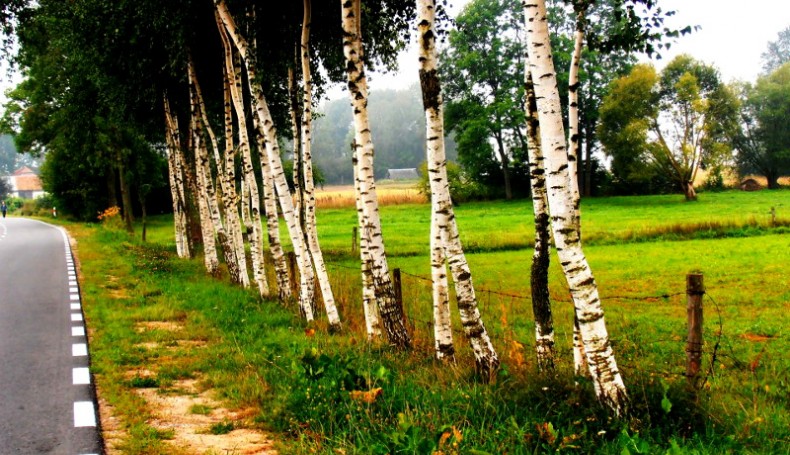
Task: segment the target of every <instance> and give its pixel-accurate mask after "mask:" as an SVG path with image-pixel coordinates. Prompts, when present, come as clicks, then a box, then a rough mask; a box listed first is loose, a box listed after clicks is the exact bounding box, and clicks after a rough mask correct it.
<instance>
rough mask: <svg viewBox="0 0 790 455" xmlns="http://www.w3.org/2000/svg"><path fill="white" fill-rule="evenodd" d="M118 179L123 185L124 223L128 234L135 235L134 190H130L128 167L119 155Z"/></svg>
mask: <svg viewBox="0 0 790 455" xmlns="http://www.w3.org/2000/svg"><path fill="white" fill-rule="evenodd" d="M117 159H118V179H119V180H120V183H121V200H122V201H123V212H122V214H123V221H124V226H125V227H126V232H128V233H129V234H134V226H132V221H134V216H133V215H132V190H131V188H129V182H128V180H126V167H125V166H124V163H123V157H121V155H120V153H118V157H117Z"/></svg>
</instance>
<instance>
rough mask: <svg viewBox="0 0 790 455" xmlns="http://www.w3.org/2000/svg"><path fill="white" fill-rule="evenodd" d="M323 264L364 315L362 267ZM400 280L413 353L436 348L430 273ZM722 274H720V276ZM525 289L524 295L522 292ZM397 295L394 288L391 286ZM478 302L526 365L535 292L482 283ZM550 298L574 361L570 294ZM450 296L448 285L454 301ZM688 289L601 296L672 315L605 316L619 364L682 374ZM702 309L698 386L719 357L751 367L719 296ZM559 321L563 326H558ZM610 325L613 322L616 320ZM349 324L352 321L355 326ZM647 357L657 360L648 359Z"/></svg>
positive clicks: (497, 340)
mask: <svg viewBox="0 0 790 455" xmlns="http://www.w3.org/2000/svg"><path fill="white" fill-rule="evenodd" d="M327 266H329V267H331V268H333V269H335V272H336V273H335V274H334V275H335V278H334V279H335V281H336V283H337V284H339V285H340V287H346V288H348V287H349V285H350V284H351V283H354V284H355V285H356V287H355V288H354V286H352V288H354V289H353V291H352V292H348V290H347V292H345V294H344V295H343V297H342V298H340V299H337V296H336V299H337V300H338V304H339V305H340V306H341V307H342V309H343V310H344V312H345V313H346V315H347V316H346V318H347V319H348V318H349V317H351V318H353V316H352V315H353V313H354V308H355V307H360V308H359V309H357V313H361V305H359V304H358V302H359V301H360V297H359V296H360V295H361V292H356V291H357V290H359V286H361V284H360V281H361V280H360V279H359V278H356V279H355V278H354V276H356V277H359V275H360V267H359V266H356V267H352V266H348V265H344V264H337V263H330V264H327ZM399 275H400V276H401V282H399V283H396V285H399V286H401V287H402V290H401V292H400V295H402V296H403V307H404V313H405V315H404V317H405V318H406V322H407V326H408V327H409V328H410V330H411V332H412V335H413V338H414V339H415V343H414V348H415V350H417V351H419V352H421V353H425V355H431V353H432V352H433V344H432V343H433V321H432V314H431V313H430V312H429V311H428V310H427V309H430V308H432V294H431V292H432V279H431V277H430V276H424V275H420V274H415V273H411V272H408V271H404V270H399ZM718 278H719V276H717V279H718ZM527 292H529V291H528V290H527ZM396 293H397V291H396ZM475 293H476V295H477V300H478V307H479V308H480V310H481V313H482V315H483V318H484V322H485V324H486V328H487V331H488V334H489V337H490V338H491V340H492V342H493V343H494V345H495V346H496V347H497V350H498V351H499V352H500V357H503V360H504V361H505V362H516V363H526V364H528V363H530V362H531V361H532V360H530V358H529V356H528V355H525V353H526V352H528V350H529V349H530V347H531V346H532V345H533V344H534V342H535V341H534V335H533V334H534V323H533V318H532V306H531V302H532V297H531V295H528V294H521V293H517V292H512V291H503V290H500V289H491V288H486V287H482V286H475ZM550 294H551V302H552V304H553V308H552V310H553V312H554V314H555V337H556V340H557V342H556V343H555V350H556V353H557V356H558V357H559V358H560V359H572V355H571V354H572V351H573V347H572V343H571V342H570V340H571V336H572V324H570V323H568V322H567V321H566V322H565V323H562V322H560V321H559V319H560V317H563V318H565V319H569V318H570V317H571V316H569V313H571V312H572V311H573V310H572V309H571V308H572V298H571V295H570V291H569V290H568V289H567V287H565V288H564V289H560V290H557V289H553V290H552V291H551V293H550ZM452 296H453V293H452V290H451V298H452ZM686 296H687V292H686V290H683V291H678V292H661V293H656V294H639V295H625V294H612V295H605V294H604V295H601V296H600V298H601V300H602V301H604V302H607V301H627V302H634V303H636V302H641V303H645V304H656V303H657V302H658V303H661V304H663V305H665V307H666V308H667V309H668V311H665V313H666V314H668V315H669V316H667V317H666V319H667V320H664V321H660V323H659V322H658V321H657V322H656V323H655V324H654V326H653V327H650V330H646V328H644V327H640V326H639V324H637V323H631V324H628V323H626V324H625V327H616V326H617V325H618V324H620V325H623V322H622V321H613V320H612V319H608V320H607V322H608V323H609V326H610V327H616V328H615V330H612V333H611V334H610V341H611V343H612V345H613V346H614V347H615V349H616V351H617V355H618V363H619V365H620V367H621V369H624V370H639V371H641V372H643V373H649V374H656V375H661V376H665V377H669V376H677V377H682V376H687V373H686V371H685V370H686V364H687V351H688V349H689V348H688V343H689V341H688V339H687V331H688V328H687V327H688V326H687V321H686V318H685V314H686ZM704 298H705V299H706V300H705V301H706V305H705V306H706V307H708V308H709V309H712V310H714V313H713V314H714V315H715V316H714V317H712V318H711V317H710V316H711V315H710V314H709V315H707V316H708V318H709V319H708V322H707V324H706V328H707V329H708V330H707V332H706V333H705V334H704V339H703V341H702V342H701V343H700V352H701V354H702V355H703V357H704V359H705V366H704V368H702V370H701V371H700V375H703V374H704V379H702V380H701V382H700V383H701V384H704V383H705V382H707V381H708V379H709V378H710V377H711V376H713V375H715V374H716V372H717V370H716V368H717V365H718V367H721V366H722V364H723V362H725V361H726V362H727V363H728V365H727V366H729V367H736V368H748V367H749V364H748V362H745V361H743V360H741V359H740V358H738V357H737V356H736V354H735V350H734V349H733V340H732V338H731V337H728V336H727V335H726V334H725V333H724V325H723V316H722V313H721V308H720V306H719V304H718V303H717V301H716V300H715V299H714V298H713V297H712V296H711V295H710V293H709V292H707V291H706V292H704ZM357 317H360V316H359V315H358V316H357ZM558 322H560V323H558ZM613 322H614V323H613ZM352 325H354V324H352ZM356 329H357V330H359V331H364V324H362V323H357V324H356ZM453 332H454V333H455V334H456V335H457V336H458V337H459V339H460V338H463V337H464V336H465V334H464V331H463V330H462V329H461V328H460V324H459V323H458V321H457V320H456V321H454V324H453ZM647 358H652V359H653V360H654V361H653V362H652V363H651V362H646V359H647Z"/></svg>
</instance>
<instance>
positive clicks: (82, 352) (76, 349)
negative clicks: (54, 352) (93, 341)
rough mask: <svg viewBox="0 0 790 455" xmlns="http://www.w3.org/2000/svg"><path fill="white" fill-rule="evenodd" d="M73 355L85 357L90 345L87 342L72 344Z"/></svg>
mask: <svg viewBox="0 0 790 455" xmlns="http://www.w3.org/2000/svg"><path fill="white" fill-rule="evenodd" d="M71 355H72V356H73V357H85V356H86V355H88V345H87V344H85V343H74V344H72V345H71Z"/></svg>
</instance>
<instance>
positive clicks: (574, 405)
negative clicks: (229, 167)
mask: <svg viewBox="0 0 790 455" xmlns="http://www.w3.org/2000/svg"><path fill="white" fill-rule="evenodd" d="M393 191H395V192H396V193H397V192H404V194H406V196H404V197H397V196H393V197H392V199H391V200H389V201H388V205H385V206H384V207H382V209H381V216H382V223H383V230H384V239H385V243H386V245H387V252H388V255H389V257H390V265H391V267H392V268H395V267H397V268H400V270H401V273H402V276H403V293H404V305H405V308H406V311H407V317H408V319H409V322H410V327H411V328H412V333H413V336H414V338H415V348H414V350H413V351H412V352H410V353H402V352H393V351H391V350H390V349H389V348H387V347H386V346H380V345H377V344H373V345H370V344H368V343H366V342H365V337H364V333H363V327H364V323H363V320H362V315H361V308H360V305H359V303H358V300H359V298H358V293H359V277H358V271H357V270H358V259H356V258H355V256H354V254H353V253H352V252H351V231H352V228H353V227H354V226H355V224H356V212H355V211H354V210H353V208H351V207H348V206H347V205H348V203H347V202H345V203H340V202H339V201H340V200H341V199H343V198H344V197H346V196H344V194H343V193H342V192H341V191H338V192H337V193H336V194H333V197H332V198H331V200H332V201H334V202H332V203H326V204H324V205H323V206H322V207H323V208H321V209H320V210H319V212H318V223H319V233H320V238H321V243H322V247H323V249H324V251H325V252H326V255H327V260H328V263H329V267H330V268H329V270H330V276H331V278H332V280H333V289H334V291H335V295H336V297H337V299H338V304H339V306H340V310H341V314H342V317H343V318H344V325H345V330H344V332H343V333H342V334H339V335H328V334H327V333H326V331H325V323H324V322H323V321H318V323H317V324H314V325H311V326H309V327H308V326H305V325H304V323H303V322H301V321H300V320H299V318H298V312H297V311H296V310H295V308H294V307H292V306H285V307H283V306H281V305H279V304H276V303H272V302H260V301H258V299H257V298H256V297H255V296H254V295H252V294H250V293H249V292H246V291H244V290H241V289H236V288H233V287H231V286H229V285H227V284H225V282H224V280H218V279H213V278H210V277H206V276H205V274H204V273H202V272H201V266H202V263H201V261H200V260H192V261H182V260H178V259H177V258H175V257H174V253H173V252H174V249H175V248H174V245H173V241H172V237H171V236H172V227H171V224H170V223H171V221H170V220H169V219H168V218H166V217H163V218H156V219H154V220H152V222H151V224H150V226H149V233H148V234H149V235H148V238H149V242H147V243H145V244H144V243H142V242H140V241H139V240H135V239H130V238H128V237H127V236H126V234H124V233H121V232H118V231H116V230H113V229H110V228H109V227H107V226H101V225H87V226H86V225H72V226H69V229H70V230H71V232H72V234H73V235H74V236H75V237H76V239H77V241H78V244H79V248H78V254H79V256H80V266H81V271H82V281H81V285H82V289H83V293H84V302H85V311H86V316H87V319H88V327H89V328H90V330H91V351H92V353H93V362H94V363H93V364H94V371H95V372H96V373H95V374H96V382H97V384H98V387H99V390H100V392H101V395H102V397H103V400H104V405H103V409H106V410H109V409H112V410H113V415H114V416H115V422H116V425H115V430H114V431H115V433H113V434H114V435H115V437H114V439H113V442H112V443H111V445H112V446H114V447H116V450H118V453H205V452H206V450H214V451H215V452H214V453H225V452H222V450H226V451H227V450H238V452H237V453H244V452H242V448H243V447H244V446H242V445H240V444H241V443H240V442H239V441H240V440H241V439H239V438H241V436H242V435H247V436H249V433H250V432H252V433H255V432H257V431H258V430H268V431H271V432H273V434H272V435H271V436H270V437H271V438H272V439H273V440H275V441H276V445H277V447H278V448H279V450H280V452H281V453H360V454H363V453H381V454H384V453H393V454H394V453H443V454H450V453H477V454H481V453H492V454H494V453H545V452H582V453H593V452H595V453H618V454H620V453H728V452H729V453H788V447H790V409H789V407H790V402H789V399H790V356H788V355H787V352H788V349H790V340H788V335H787V331H786V326H787V323H788V320H789V319H788V317H787V312H788V310H790V303H789V302H790V273H788V271H787V267H788V264H789V263H790V248H789V247H790V236H788V233H789V232H790V192H788V191H773V192H767V191H762V192H755V193H744V192H724V193H704V194H702V195H701V196H700V201H699V202H696V203H686V202H683V201H682V198H681V197H679V196H650V197H623V198H601V199H591V200H585V201H584V203H583V206H582V216H583V221H582V226H583V227H582V229H583V238H584V241H585V244H586V245H587V246H586V247H585V252H586V253H587V256H588V259H589V261H590V264H591V267H592V269H593V272H594V273H595V276H596V281H597V282H598V285H599V289H600V293H601V296H602V300H603V305H604V308H605V310H606V322H607V326H608V328H609V331H610V334H611V338H612V342H613V346H614V350H615V354H616V355H617V359H618V362H619V365H620V368H621V370H622V372H623V375H624V378H625V381H626V385H627V386H628V388H629V392H630V394H631V399H632V413H631V415H630V416H629V417H628V418H627V419H623V420H617V419H611V418H609V417H608V416H607V415H606V412H605V411H603V410H602V409H601V408H600V407H599V406H598V405H597V404H596V403H595V401H594V398H593V394H592V386H591V384H589V382H588V381H585V380H584V379H575V378H573V377H572V358H571V353H570V338H571V326H572V324H571V322H572V319H571V318H572V308H571V304H570V301H569V298H568V291H567V286H566V284H565V283H564V279H563V277H562V274H561V272H560V270H559V267H558V266H557V265H556V260H554V258H553V263H552V271H551V278H550V279H551V294H552V300H553V302H554V309H553V310H554V317H555V324H556V329H557V338H558V347H559V353H560V356H561V359H560V363H559V365H558V371H557V375H556V376H545V375H542V374H540V373H539V372H538V371H537V369H536V365H535V361H534V356H533V354H532V350H533V345H534V341H533V340H534V324H533V323H532V321H531V320H532V311H531V303H530V299H529V295H530V290H529V273H528V270H529V266H530V259H531V250H530V245H531V239H532V237H533V229H532V222H531V206H530V204H529V201H515V202H501V201H495V202H481V203H468V204H463V205H461V206H460V207H457V217H458V220H459V226H460V230H461V233H462V240H463V242H464V245H465V247H466V248H467V251H468V252H469V253H470V254H469V256H468V259H469V261H470V265H471V268H472V274H473V278H474V281H475V285H476V289H477V295H478V298H479V301H480V307H481V313H482V316H483V318H484V321H485V323H486V327H487V328H488V329H489V331H490V333H491V335H492V339H493V341H494V344H495V347H496V348H497V351H498V353H499V355H500V357H501V358H502V362H503V367H502V370H501V372H500V374H499V376H498V377H497V380H496V382H495V384H490V385H484V384H482V383H480V382H478V381H477V379H476V378H475V376H474V374H473V371H472V368H471V354H470V353H469V352H468V351H469V350H468V348H467V347H466V346H465V342H464V339H463V336H462V334H460V333H459V334H458V336H457V337H456V344H457V349H458V351H459V353H458V355H457V359H456V360H457V363H456V364H453V365H444V364H439V363H436V362H435V361H433V360H432V357H431V349H432V339H431V329H430V314H431V300H430V280H429V277H430V273H429V270H430V269H429V263H428V257H427V253H428V245H427V238H428V229H429V224H428V223H429V214H430V207H429V206H428V205H427V204H425V203H412V202H411V201H412V200H411V199H409V198H411V197H412V196H411V195H409V194H410V193H409V191H408V189H407V188H406V189H404V188H396V189H395V190H393ZM382 193H386V190H384V189H383V191H382ZM383 199H384V198H383ZM352 202H353V200H352ZM344 205H345V206H344ZM772 208H773V209H774V213H775V216H772V214H771V209H772ZM138 231H139V229H138ZM690 271H701V272H703V273H704V276H705V284H706V288H707V294H706V296H705V300H704V307H705V324H704V331H705V346H704V365H703V381H702V388H701V389H700V390H698V391H694V390H691V389H689V387H687V385H686V380H685V377H684V371H685V370H684V359H685V333H686V325H685V313H686V312H685V300H686V297H685V276H686V274H687V273H688V272H690ZM270 281H273V280H270ZM456 323H457V321H456ZM457 327H458V328H460V324H458V325H457ZM577 383H578V384H577ZM377 388H381V395H380V396H379V395H378V393H374V392H375V391H376V389H377ZM149 390H155V391H158V393H153V394H152V393H150V392H148V391H149ZM185 390H186V392H185ZM352 391H357V392H359V393H357V394H354V393H350V392H352ZM365 392H367V393H368V394H367V395H365V394H364V393H365ZM204 394H211V396H212V398H211V400H213V401H201V402H198V403H195V404H194V405H193V406H197V407H193V408H189V409H190V410H191V411H190V412H189V414H195V415H201V416H202V415H203V414H208V416H207V417H206V419H204V420H200V419H197V420H198V421H199V422H201V423H200V424H199V425H203V426H202V427H200V426H199V425H198V427H199V428H198V431H199V432H201V433H200V434H201V435H203V436H205V438H203V439H210V438H215V439H217V440H218V441H220V440H223V438H224V440H225V441H231V442H230V443H229V444H230V446H231V447H236V448H235V449H227V447H228V446H221V445H216V446H214V445H204V446H190V445H189V444H186V443H184V438H183V436H182V435H181V428H182V427H183V426H184V425H185V424H184V423H183V422H178V423H173V424H171V425H170V426H168V425H167V423H166V422H165V424H162V420H163V419H162V417H161V415H160V414H161V413H157V409H156V408H157V407H159V406H163V404H162V402H161V400H158V399H157V397H159V396H166V397H173V396H190V397H192V398H193V399H194V398H195V397H201V396H204ZM360 397H361V398H360ZM206 400H208V399H206ZM146 403H147V404H146ZM206 403H209V404H206ZM201 406H202V407H201ZM193 411H194V412H193ZM212 419H213V420H212ZM106 429H107V428H106V426H105V430H106ZM209 435H210V436H209ZM245 437H246V436H245ZM234 438H235V439H234ZM212 441H213V439H212ZM217 444H220V442H217ZM233 444H236V445H233ZM174 445H176V446H179V447H182V448H183V449H179V450H183V452H177V451H174V449H173V446H174ZM189 447H193V449H189ZM194 447H199V448H194ZM229 453H233V452H229Z"/></svg>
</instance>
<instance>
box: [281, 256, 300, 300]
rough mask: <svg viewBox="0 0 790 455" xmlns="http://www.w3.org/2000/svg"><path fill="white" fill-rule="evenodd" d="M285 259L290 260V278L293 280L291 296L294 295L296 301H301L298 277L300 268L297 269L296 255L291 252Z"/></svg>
mask: <svg viewBox="0 0 790 455" xmlns="http://www.w3.org/2000/svg"><path fill="white" fill-rule="evenodd" d="M285 257H287V258H288V272H289V273H288V276H289V277H290V279H291V283H290V284H291V295H293V296H294V297H295V298H296V300H299V293H300V292H301V286H299V277H298V276H297V274H298V273H299V270H298V267H296V253H294V252H293V251H289V252H287V253H286V254H285Z"/></svg>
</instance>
